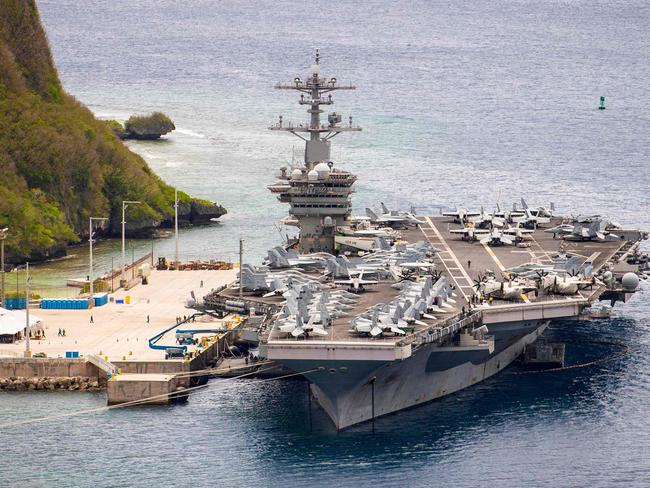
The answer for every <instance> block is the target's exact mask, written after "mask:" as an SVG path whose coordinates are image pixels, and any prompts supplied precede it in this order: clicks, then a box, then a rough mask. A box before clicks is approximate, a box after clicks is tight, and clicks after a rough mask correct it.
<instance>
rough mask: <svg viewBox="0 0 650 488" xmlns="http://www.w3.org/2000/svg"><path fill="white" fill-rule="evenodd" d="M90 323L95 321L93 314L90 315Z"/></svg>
mask: <svg viewBox="0 0 650 488" xmlns="http://www.w3.org/2000/svg"><path fill="white" fill-rule="evenodd" d="M90 323H91V324H94V323H95V320H94V319H93V316H92V315H91V316H90Z"/></svg>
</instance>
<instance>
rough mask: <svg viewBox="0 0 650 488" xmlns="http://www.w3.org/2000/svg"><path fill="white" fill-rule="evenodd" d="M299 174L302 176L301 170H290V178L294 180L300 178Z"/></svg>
mask: <svg viewBox="0 0 650 488" xmlns="http://www.w3.org/2000/svg"><path fill="white" fill-rule="evenodd" d="M301 176H302V171H300V170H299V169H298V168H296V169H294V170H293V171H292V172H291V179H294V180H295V179H297V178H300V177H301Z"/></svg>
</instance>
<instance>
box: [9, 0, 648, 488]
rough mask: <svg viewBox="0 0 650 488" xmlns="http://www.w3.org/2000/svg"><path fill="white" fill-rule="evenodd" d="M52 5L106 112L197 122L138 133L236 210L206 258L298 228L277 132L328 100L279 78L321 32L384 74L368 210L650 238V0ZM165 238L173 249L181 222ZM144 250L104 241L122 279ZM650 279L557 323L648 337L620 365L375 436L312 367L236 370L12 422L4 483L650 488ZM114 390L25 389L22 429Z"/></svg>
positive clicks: (581, 355)
mask: <svg viewBox="0 0 650 488" xmlns="http://www.w3.org/2000/svg"><path fill="white" fill-rule="evenodd" d="M37 4H38V6H39V9H40V12H41V16H42V20H43V22H44V25H45V28H46V31H47V33H48V36H49V39H50V43H51V47H52V50H53V54H54V58H55V61H56V65H57V67H58V70H59V74H60V76H61V79H62V81H63V84H64V86H65V88H66V89H67V90H68V92H70V93H72V94H73V95H74V96H76V97H77V98H78V99H79V100H80V101H82V102H83V103H85V104H86V105H87V106H88V107H89V108H90V109H91V110H92V111H93V112H95V113H96V114H97V115H98V116H99V117H102V118H116V119H119V120H125V119H126V118H128V117H129V116H130V115H131V114H133V113H144V112H150V111H154V110H160V111H163V112H165V113H167V114H169V115H170V116H171V118H172V119H173V120H174V122H175V123H176V126H177V130H176V131H175V132H173V133H172V134H170V135H169V136H168V137H166V138H165V140H162V141H156V142H130V143H129V145H130V146H131V147H132V149H133V150H134V151H136V152H138V153H139V154H141V155H142V156H143V157H144V158H145V159H146V160H147V162H148V163H149V164H150V166H151V167H152V168H153V169H154V170H155V171H156V173H157V174H159V175H160V176H161V177H162V178H163V179H164V180H166V181H167V182H169V183H170V184H172V185H176V186H178V187H179V188H180V189H182V190H184V191H186V192H187V193H189V194H191V195H193V196H197V197H202V198H208V199H211V200H215V201H218V202H219V203H221V204H223V205H224V206H226V208H227V209H228V211H229V213H228V215H227V216H225V217H223V218H222V219H220V222H219V223H218V224H214V225H209V226H202V227H195V228H188V229H183V230H182V232H181V235H180V247H181V257H182V258H184V259H191V258H221V259H233V260H234V259H236V252H237V245H238V239H239V238H240V237H243V238H244V239H245V248H246V256H247V259H248V260H250V261H256V262H259V261H261V258H262V255H263V253H264V252H265V250H266V249H267V248H269V247H270V246H272V245H275V244H278V243H280V242H281V238H282V235H283V234H284V233H285V231H286V230H282V229H278V228H277V227H276V226H275V224H274V223H275V222H276V221H277V220H278V219H279V218H281V217H283V216H284V215H285V214H286V210H287V207H286V205H284V204H281V203H279V202H277V200H275V198H274V196H273V195H271V194H270V192H268V190H267V189H266V185H268V184H271V183H273V182H274V181H275V180H274V174H276V173H277V172H278V168H279V167H280V166H281V165H287V164H289V163H290V162H291V160H292V154H295V157H296V158H300V156H301V152H302V149H303V146H302V145H301V144H300V142H301V141H300V140H298V139H296V138H293V137H292V136H290V135H288V134H276V133H271V132H270V131H268V130H267V127H268V126H270V125H272V124H274V123H275V122H276V120H277V117H278V115H280V114H284V117H285V120H290V119H291V120H293V121H294V122H298V123H300V122H304V121H305V120H306V115H307V114H306V113H305V112H304V110H303V109H301V108H300V106H299V105H298V104H297V100H296V97H295V94H293V93H287V92H284V91H277V90H274V89H273V85H274V84H276V83H277V82H280V81H283V82H284V81H290V80H292V79H293V78H294V77H295V76H303V77H304V76H305V75H306V74H307V69H308V66H309V64H311V62H312V56H313V49H314V48H316V47H319V48H320V49H321V54H322V64H321V65H322V71H323V73H325V74H327V75H331V76H336V77H337V78H338V80H340V81H342V82H348V81H352V82H354V83H355V84H356V85H357V86H358V89H357V90H356V92H342V93H337V94H335V100H336V104H335V105H334V108H333V109H334V110H337V111H340V112H342V113H344V114H346V115H347V114H348V113H351V114H352V115H353V116H354V119H355V121H356V122H357V123H359V124H360V125H361V126H362V127H363V128H364V131H363V132H361V133H360V134H350V135H346V134H343V135H340V136H338V137H337V138H336V139H334V141H333V153H332V154H333V159H334V160H335V162H336V164H337V165H340V166H341V167H344V168H346V169H349V170H351V171H353V172H354V173H356V174H357V175H358V177H359V180H358V183H357V185H356V190H357V192H356V194H355V195H354V205H355V210H356V211H357V212H360V213H361V212H363V209H364V208H365V207H367V206H370V207H375V206H378V204H379V202H380V201H383V202H386V203H387V204H388V205H389V206H394V207H402V208H405V207H407V206H409V205H414V206H415V207H416V209H417V210H418V211H420V212H425V211H426V212H434V211H435V208H436V206H439V205H444V206H450V207H453V206H456V205H458V206H470V207H475V208H476V207H479V206H484V207H485V208H486V210H491V209H492V208H494V206H495V204H496V202H497V199H499V201H500V202H501V205H502V206H509V205H510V204H511V202H513V201H518V200H519V198H520V197H522V196H523V197H525V198H526V199H527V200H528V202H529V203H533V204H545V205H548V204H549V203H550V202H551V201H552V202H554V203H555V205H556V207H557V208H558V210H559V211H560V212H562V213H566V214H577V213H585V212H588V213H592V212H594V213H602V214H603V215H605V216H607V217H609V218H611V219H613V220H616V221H618V222H620V223H621V224H624V225H630V226H632V225H634V226H639V227H643V228H646V229H650V212H649V207H648V204H649V200H650V199H649V188H650V170H649V169H648V160H649V157H650V136H649V135H648V128H649V127H650V109H649V108H648V98H649V93H648V79H650V63H648V59H650V37H648V32H650V4H648V3H647V2H642V1H606V2H605V1H600V2H599V1H588V2H587V1H579V0H577V1H573V2H559V1H546V0H537V1H526V0H518V1H513V0H506V1H503V2H491V1H486V0H476V1H473V2H440V1H414V2H388V1H367V2H354V1H340V2H321V1H314V2H309V3H299V2H298V3H297V2H288V1H283V0H276V1H273V2H267V1H257V2H242V1H230V0H222V1H207V0H192V1H190V2H178V1H172V0H159V1H158V2H150V1H145V0H129V1H126V0H111V1H99V0H37ZM601 95H604V96H606V105H607V109H606V110H604V111H603V110H597V106H598V99H599V97H600V96H601ZM153 244H154V247H155V252H156V255H167V256H168V257H171V256H172V254H173V248H174V242H173V239H172V238H169V237H167V238H158V239H155V240H154V242H153ZM151 245H152V241H151V240H149V239H142V240H135V239H129V242H128V245H127V246H128V249H129V252H133V253H135V254H136V255H138V254H142V253H144V252H147V251H148V250H149V249H150V248H151ZM119 247H120V245H119V241H107V242H104V243H101V244H99V245H98V246H97V270H98V271H103V270H106V269H108V268H109V267H110V263H111V259H112V258H113V259H115V262H116V263H119V260H120V258H119ZM646 247H647V246H646ZM131 249H133V250H132V251H131ZM86 252H87V251H86V250H85V248H83V247H82V248H80V249H79V250H73V251H72V254H76V257H73V258H71V259H69V260H65V261H61V262H55V263H47V264H45V265H41V266H38V267H36V269H35V273H36V285H37V286H42V287H43V288H44V289H47V288H48V287H55V286H56V283H59V282H61V281H62V280H63V279H64V278H65V277H72V276H85V275H86V274H87V272H86V271H85V269H86V268H85V263H86V256H87V254H85V253H86ZM11 278H12V277H9V278H8V279H9V280H10V279H11ZM10 283H13V282H11V281H10ZM19 286H20V284H19ZM648 288H649V287H648V286H644V289H643V290H642V291H641V292H640V293H638V294H637V295H636V296H635V297H634V298H633V300H632V301H631V302H630V303H628V304H618V305H617V307H616V316H615V317H613V318H611V319H609V320H604V321H598V322H592V323H563V324H556V325H555V326H554V330H553V331H551V335H552V336H555V337H558V338H560V339H562V340H566V341H567V342H568V346H567V347H568V353H567V354H568V360H569V362H570V363H578V362H583V361H588V360H590V359H593V358H597V357H606V356H607V355H609V354H615V353H616V352H617V351H619V350H620V348H621V346H620V345H616V344H626V345H629V346H630V352H629V353H628V354H627V355H625V356H623V357H621V358H618V359H615V360H613V361H610V362H606V363H602V364H598V365H596V366H593V367H589V368H578V369H573V370H568V371H563V372H557V373H544V374H528V375H524V374H518V373H519V372H520V371H519V370H517V368H516V367H513V368H509V369H508V370H506V371H504V372H503V373H502V374H499V375H497V376H496V377H493V378H491V379H490V380H489V381H486V382H484V383H483V384H481V385H478V386H476V387H473V388H470V389H467V390H465V391H463V392H461V393H459V394H456V395H453V396H451V397H448V398H445V399H442V400H440V401H436V402H433V403H430V404H428V405H425V406H422V407H419V408H415V409H411V410H408V411H406V412H402V413H400V414H397V415H392V416H389V417H386V418H382V419H379V420H377V422H376V424H375V432H374V433H373V432H372V429H371V426H370V425H369V424H364V425H361V426H358V427H355V428H352V429H350V430H347V431H344V432H342V433H338V434H337V433H336V432H335V431H334V430H333V428H332V426H331V424H329V422H328V420H327V418H326V417H325V415H324V414H323V413H322V412H321V411H319V410H318V408H317V407H316V406H315V405H313V406H312V408H311V412H312V414H311V425H310V422H309V418H310V416H309V405H308V401H307V395H306V384H305V383H304V382H302V381H298V380H295V381H293V380H292V381H284V382H277V381H276V382H274V381H271V382H265V383H257V382H256V381H255V380H243V379H242V380H235V381H223V380H215V381H211V382H210V383H209V387H208V388H207V389H205V390H202V391H201V392H199V393H197V394H196V395H195V396H193V397H192V398H191V400H190V401H189V403H187V404H186V405H183V406H175V407H169V408H137V409H128V410H126V409H125V410H111V411H103V412H98V413H95V414H88V415H81V416H75V417H69V418H66V419H59V420H52V421H48V422H41V423H34V424H29V425H22V426H15V427H4V428H0V448H1V449H2V454H1V455H0V486H17V485H19V484H20V486H57V487H61V486H101V487H104V486H106V487H112V486H177V485H187V486H283V487H284V486H307V485H309V486H331V485H336V486H358V487H365V486H377V485H380V486H432V485H439V486H500V487H520V486H549V485H551V486H615V485H620V486H626V487H629V486H648V478H649V477H650V458H649V455H648V453H649V452H650V420H648V414H647V412H648V405H649V404H650V393H648V391H649V388H650V373H649V371H650V355H649V353H650V318H649V315H650V303H649V295H650V292H649V290H648ZM105 401H106V398H105V395H104V394H102V393H87V394H82V393H70V394H67V393H53V394H40V393H30V394H27V393H12V394H8V393H5V394H0V424H3V423H6V422H10V421H12V420H20V419H26V418H32V417H41V416H50V415H55V414H58V413H61V412H72V411H76V410H79V409H86V408H95V407H101V406H103V405H104V404H105ZM24 480H28V481H27V482H24Z"/></svg>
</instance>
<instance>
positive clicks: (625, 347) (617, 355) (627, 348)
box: [512, 341, 630, 375]
mask: <svg viewBox="0 0 650 488" xmlns="http://www.w3.org/2000/svg"><path fill="white" fill-rule="evenodd" d="M583 344H585V343H583ZM589 344H600V345H609V346H620V347H622V348H623V350H622V351H619V352H616V353H613V354H609V355H608V356H605V357H604V358H598V359H594V360H593V361H587V362H586V363H578V364H572V365H570V366H561V367H558V368H549V369H536V370H533V371H513V372H512V374H514V375H524V374H535V373H553V372H556V371H565V370H569V369H579V368H587V367H589V366H595V365H596V364H602V363H606V362H608V361H613V360H614V359H618V358H620V357H623V356H625V355H627V354H629V353H630V346H628V345H627V344H621V343H618V342H604V341H602V342H601V341H592V342H589Z"/></svg>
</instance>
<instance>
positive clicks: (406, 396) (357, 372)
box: [279, 320, 549, 429]
mask: <svg viewBox="0 0 650 488" xmlns="http://www.w3.org/2000/svg"><path fill="white" fill-rule="evenodd" d="M548 324H549V321H548V320H536V321H526V322H515V323H513V322H510V323H504V324H492V325H491V327H490V334H491V335H493V336H494V348H493V349H492V351H491V352H490V350H489V349H487V348H471V347H470V348H463V347H461V346H448V347H445V346H441V345H440V344H437V343H431V344H425V345H423V346H421V347H420V348H418V349H417V350H415V351H413V354H412V355H411V356H410V357H408V358H406V359H404V360H401V361H400V360H396V361H364V360H359V361H356V360H323V359H314V360H311V359H299V360H286V359H284V360H280V361H279V362H281V363H282V364H283V365H285V366H287V367H289V368H291V369H293V370H295V371H309V370H313V369H316V368H321V369H320V370H318V371H314V372H311V373H307V374H305V376H306V377H307V378H308V379H309V381H311V382H312V385H311V388H312V392H313V394H314V396H315V398H316V399H317V400H318V402H319V404H320V405H321V406H322V407H323V409H324V410H325V411H326V412H327V414H328V415H329V416H330V418H331V419H332V421H333V422H334V425H335V426H336V428H337V429H344V428H346V427H350V426H352V425H354V424H358V423H360V422H365V421H367V420H371V419H372V418H373V417H379V416H382V415H387V414H390V413H393V412H397V411H399V410H403V409H405V408H410V407H413V406H416V405H420V404H423V403H426V402H429V401H431V400H435V399H436V398H440V397H443V396H445V395H449V394H451V393H454V392H456V391H459V390H462V389H464V388H467V387H468V386H471V385H473V384H476V383H479V382H481V381H483V380H484V379H486V378H489V377H490V376H492V375H494V374H495V373H498V372H499V371H501V370H502V369H504V368H505V367H506V366H508V365H509V364H510V363H512V362H513V361H514V360H515V359H516V358H517V357H518V356H519V355H521V354H522V352H523V350H524V348H525V347H526V345H528V344H531V343H533V342H535V340H536V339H537V338H538V337H539V335H540V334H542V332H543V331H544V330H545V329H546V327H547V326H548ZM373 390H374V392H373ZM373 397H374V401H373ZM373 403H374V404H373Z"/></svg>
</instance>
